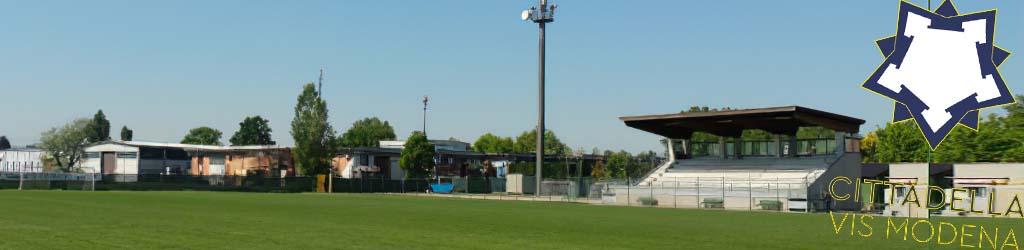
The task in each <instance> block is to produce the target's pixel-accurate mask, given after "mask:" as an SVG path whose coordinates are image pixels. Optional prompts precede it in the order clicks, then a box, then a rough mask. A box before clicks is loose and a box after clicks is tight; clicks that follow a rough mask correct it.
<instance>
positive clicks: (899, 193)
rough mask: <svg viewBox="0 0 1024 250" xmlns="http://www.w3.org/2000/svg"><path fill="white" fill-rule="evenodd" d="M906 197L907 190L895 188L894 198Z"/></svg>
mask: <svg viewBox="0 0 1024 250" xmlns="http://www.w3.org/2000/svg"><path fill="white" fill-rule="evenodd" d="M906 195H907V188H906V187H897V188H896V197H903V196H906Z"/></svg>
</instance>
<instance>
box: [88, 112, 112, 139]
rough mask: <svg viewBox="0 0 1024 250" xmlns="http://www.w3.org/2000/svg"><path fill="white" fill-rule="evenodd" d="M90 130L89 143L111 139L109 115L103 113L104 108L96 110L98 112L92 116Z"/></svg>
mask: <svg viewBox="0 0 1024 250" xmlns="http://www.w3.org/2000/svg"><path fill="white" fill-rule="evenodd" d="M88 130H89V138H88V140H89V143H96V142H101V141H107V140H110V121H107V116H106V115H104V114H103V110H102V109H101V110H99V111H96V114H95V115H93V116H92V121H90V122H89V126H88Z"/></svg>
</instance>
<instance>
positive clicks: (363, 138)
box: [341, 117, 397, 148]
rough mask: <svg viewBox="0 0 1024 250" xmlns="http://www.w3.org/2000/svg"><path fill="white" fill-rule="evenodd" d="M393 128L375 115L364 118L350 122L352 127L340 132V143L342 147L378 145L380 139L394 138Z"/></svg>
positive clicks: (374, 146) (373, 146)
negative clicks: (342, 132)
mask: <svg viewBox="0 0 1024 250" xmlns="http://www.w3.org/2000/svg"><path fill="white" fill-rule="evenodd" d="M396 138H397V136H395V128H393V127H391V124H389V123H388V121H381V120H380V119H379V118H377V117H370V118H364V119H362V120H358V121H356V122H355V123H352V127H351V128H349V129H348V131H345V133H344V134H341V145H342V146H344V147H372V148H376V147H379V146H380V141H386V140H395V139H396Z"/></svg>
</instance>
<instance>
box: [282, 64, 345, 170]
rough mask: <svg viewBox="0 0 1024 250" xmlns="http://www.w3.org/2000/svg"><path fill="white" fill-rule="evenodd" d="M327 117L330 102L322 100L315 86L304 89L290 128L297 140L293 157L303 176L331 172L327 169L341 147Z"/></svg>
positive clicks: (311, 85) (306, 86) (308, 85)
mask: <svg viewBox="0 0 1024 250" xmlns="http://www.w3.org/2000/svg"><path fill="white" fill-rule="evenodd" d="M327 116H328V112H327V102H326V101H324V100H323V99H321V98H320V93H319V92H317V90H316V86H315V85H314V84H313V83H308V84H306V85H305V86H303V87H302V93H300V94H299V97H298V100H297V103H296V104H295V118H293V119H292V124H291V125H292V127H291V129H292V130H291V135H292V138H293V139H294V140H295V147H294V148H292V156H293V157H294V158H295V166H296V168H297V169H298V170H299V171H300V173H302V174H305V175H316V174H327V173H328V172H329V170H330V168H329V167H328V166H329V165H330V161H331V158H333V157H334V154H335V153H336V152H335V150H336V149H337V145H338V144H339V143H338V140H337V139H336V138H335V132H334V128H333V127H331V124H330V122H328V120H327V119H328V117H327Z"/></svg>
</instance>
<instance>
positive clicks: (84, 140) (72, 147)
mask: <svg viewBox="0 0 1024 250" xmlns="http://www.w3.org/2000/svg"><path fill="white" fill-rule="evenodd" d="M90 123H92V120H90V119H85V118H80V119H76V120H74V121H73V122H71V123H68V124H65V125H64V126H63V127H60V128H51V129H50V130H47V131H46V132H43V134H42V135H41V136H40V139H39V140H40V143H39V148H41V149H43V150H45V151H46V153H47V154H49V156H50V158H52V159H53V161H54V163H55V164H56V165H57V167H58V169H59V170H61V171H64V172H71V171H72V170H73V168H74V167H75V164H77V163H78V161H79V160H81V158H82V155H83V154H84V149H85V145H86V144H88V139H89V136H90V134H91V133H92V132H93V130H90V126H89V124H90Z"/></svg>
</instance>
